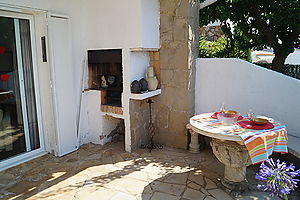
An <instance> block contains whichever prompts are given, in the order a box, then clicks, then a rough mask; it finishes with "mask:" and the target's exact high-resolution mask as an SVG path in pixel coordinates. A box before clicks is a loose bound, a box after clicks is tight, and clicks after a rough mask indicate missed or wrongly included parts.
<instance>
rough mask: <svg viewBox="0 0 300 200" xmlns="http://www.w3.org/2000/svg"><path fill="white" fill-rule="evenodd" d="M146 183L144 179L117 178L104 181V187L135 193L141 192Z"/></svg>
mask: <svg viewBox="0 0 300 200" xmlns="http://www.w3.org/2000/svg"><path fill="white" fill-rule="evenodd" d="M147 185H148V183H147V182H145V181H140V180H137V179H132V178H119V179H115V180H112V181H110V182H108V183H106V184H105V185H104V187H106V188H109V189H111V190H118V191H121V192H125V193H130V194H132V195H137V194H141V193H142V192H143V190H144V188H145V187H146V186H147Z"/></svg>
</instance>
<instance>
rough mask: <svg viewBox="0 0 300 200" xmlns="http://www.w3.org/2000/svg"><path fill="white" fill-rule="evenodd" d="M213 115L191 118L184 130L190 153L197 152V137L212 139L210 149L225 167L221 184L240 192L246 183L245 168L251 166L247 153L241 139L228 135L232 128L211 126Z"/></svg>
mask: <svg viewBox="0 0 300 200" xmlns="http://www.w3.org/2000/svg"><path fill="white" fill-rule="evenodd" d="M212 114H213V113H205V114H200V115H196V116H194V117H192V118H191V119H190V123H189V124H187V126H186V128H187V129H188V130H189V132H190V134H191V143H190V145H189V147H190V152H192V153H198V152H199V143H198V135H199V134H201V135H205V136H208V137H211V138H212V141H211V147H212V150H213V153H214V155H215V156H216V157H217V159H218V160H219V161H220V162H221V163H223V164H224V165H225V172H224V178H223V179H222V184H223V185H224V186H225V187H226V188H228V189H230V190H232V189H238V190H241V189H242V188H241V187H243V185H245V184H244V183H245V181H246V167H247V166H249V165H250V164H251V160H250V157H249V153H248V151H247V149H246V146H245V145H244V142H243V140H242V138H241V137H240V136H238V135H236V134H234V133H230V131H228V130H230V129H231V127H232V126H217V125H216V126H211V125H210V122H211V121H212V120H214V119H212V118H211V115H212Z"/></svg>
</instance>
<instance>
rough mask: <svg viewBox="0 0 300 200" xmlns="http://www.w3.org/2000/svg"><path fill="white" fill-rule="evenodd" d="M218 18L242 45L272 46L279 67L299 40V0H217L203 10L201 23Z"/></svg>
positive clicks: (247, 46)
mask: <svg viewBox="0 0 300 200" xmlns="http://www.w3.org/2000/svg"><path fill="white" fill-rule="evenodd" d="M228 19H229V20H230V21H231V22H232V23H229V21H228ZM215 21H220V22H221V24H222V30H223V32H224V33H225V35H226V36H227V38H228V39H229V40H232V41H236V42H238V43H239V47H240V48H241V49H247V48H251V49H256V50H260V49H263V48H265V47H267V46H269V47H272V48H273V49H274V53H275V58H274V60H273V65H274V66H276V67H279V65H283V63H284V61H285V59H286V57H287V56H288V55H289V54H290V53H292V52H293V51H294V48H295V47H297V46H298V45H299V44H300V6H299V0H276V1H275V0H218V1H217V2H216V3H214V4H212V5H210V6H208V7H206V8H204V9H201V10H200V26H204V25H207V24H209V23H211V22H215ZM232 24H233V26H232Z"/></svg>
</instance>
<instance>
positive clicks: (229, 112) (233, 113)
mask: <svg viewBox="0 0 300 200" xmlns="http://www.w3.org/2000/svg"><path fill="white" fill-rule="evenodd" d="M222 113H223V114H224V116H226V117H233V116H236V115H237V112H236V111H234V110H223V111H222Z"/></svg>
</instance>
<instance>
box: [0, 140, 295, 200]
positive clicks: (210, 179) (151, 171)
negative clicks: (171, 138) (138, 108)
mask: <svg viewBox="0 0 300 200" xmlns="http://www.w3.org/2000/svg"><path fill="white" fill-rule="evenodd" d="M121 144H124V143H120V142H118V143H110V144H108V145H104V146H101V145H93V144H87V145H84V146H82V147H81V148H80V149H79V150H78V151H76V152H74V153H71V154H68V155H66V156H64V157H60V158H59V157H54V156H52V155H50V154H47V155H45V156H43V157H40V158H37V159H34V160H32V161H30V162H27V163H24V164H22V165H19V166H16V167H13V168H10V169H8V170H5V171H2V172H0V177H1V179H0V198H1V199H60V200H63V199H76V200H77V199H78V200H79V199H80V200H82V199H101V200H105V199H110V200H112V199H116V200H125V199H135V200H137V199H140V200H148V199H151V200H169V199H170V200H173V199H174V200H175V199H178V200H179V199H182V200H187V199H190V200H198V199H201V200H203V199H205V200H210V199H222V200H226V199H232V197H231V196H229V195H228V194H227V193H226V192H225V191H223V190H222V188H221V186H220V182H219V180H220V178H221V177H222V174H220V173H222V172H223V171H224V167H223V166H222V164H221V163H220V162H219V161H218V160H217V159H216V158H215V157H214V155H213V154H212V152H211V151H210V149H209V148H207V149H206V150H204V151H201V153H199V154H191V153H189V152H188V151H186V150H179V149H173V148H164V149H163V150H153V151H152V153H149V152H148V151H147V150H145V149H139V150H138V151H136V152H134V153H127V152H125V151H124V146H122V145H121ZM256 170H257V166H252V167H250V168H249V170H248V174H247V176H248V178H249V187H250V189H251V191H252V192H248V193H245V194H243V195H238V196H236V199H271V198H269V197H267V194H266V193H262V192H259V191H257V190H256V189H255V185H256V182H255V180H254V179H253V177H254V174H255V173H256ZM294 195H297V194H294ZM272 199H274V198H272ZM291 199H297V197H296V196H294V198H291Z"/></svg>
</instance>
